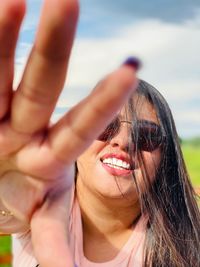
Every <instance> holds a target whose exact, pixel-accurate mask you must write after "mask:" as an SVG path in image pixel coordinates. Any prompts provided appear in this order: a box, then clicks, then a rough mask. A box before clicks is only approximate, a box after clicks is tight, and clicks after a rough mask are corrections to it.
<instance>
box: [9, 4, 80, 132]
mask: <svg viewBox="0 0 200 267" xmlns="http://www.w3.org/2000/svg"><path fill="white" fill-rule="evenodd" d="M77 19H78V3H77V0H60V1H57V0H46V1H45V2H44V6H43V10H42V15H41V20H40V24H39V28H38V33H37V36H36V40H35V45H34V47H33V49H32V52H31V55H30V57H29V60H28V63H27V66H26V68H25V72H24V75H23V78H22V81H21V84H20V86H19V88H18V90H17V92H16V94H15V96H14V100H13V103H12V112H11V123H12V127H13V128H14V129H15V130H17V131H20V132H23V133H33V132H36V131H39V130H41V129H43V128H44V127H45V126H46V125H47V124H48V121H49V118H50V116H51V113H52V111H53V110H54V107H55V104H56V101H57V99H58V96H59V94H60V92H61V89H62V87H63V85H64V81H65V76H66V69H67V65H68V61H69V55H70V51H71V47H72V43H73V39H74V34H75V29H76V23H77Z"/></svg>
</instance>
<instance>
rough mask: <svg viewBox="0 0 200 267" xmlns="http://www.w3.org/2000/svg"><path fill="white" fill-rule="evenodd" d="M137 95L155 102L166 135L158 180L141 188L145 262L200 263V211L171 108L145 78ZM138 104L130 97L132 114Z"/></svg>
mask: <svg viewBox="0 0 200 267" xmlns="http://www.w3.org/2000/svg"><path fill="white" fill-rule="evenodd" d="M137 96H138V97H139V98H140V96H142V97H143V99H144V98H145V100H147V101H149V103H151V104H152V105H153V107H154V109H155V111H156V113H157V118H158V122H159V124H160V126H161V129H162V134H163V136H164V138H165V139H164V142H163V144H162V160H161V163H160V166H159V168H158V169H157V173H156V177H155V180H154V182H153V183H152V182H150V181H147V182H149V183H148V186H147V188H148V189H147V191H146V192H145V193H144V192H143V193H140V192H139V195H140V202H141V209H142V212H143V213H147V214H148V224H147V233H146V240H145V247H144V252H145V253H144V265H143V266H144V267H199V266H200V212H199V209H198V206H197V201H196V199H195V192H194V190H193V187H192V185H191V182H190V179H189V175H188V173H187V170H186V166H185V163H184V160H183V155H182V152H181V148H180V144H179V137H178V135H177V131H176V127H175V124H174V120H173V117H172V114H171V111H170V108H169V106H168V104H167V103H166V101H165V99H164V98H163V96H162V95H161V94H160V93H159V92H158V91H157V90H156V89H155V88H154V87H153V86H151V85H149V84H148V83H146V82H144V81H140V82H139V85H138V89H137ZM135 108H137V105H136V104H133V101H131V99H130V101H129V107H128V109H129V114H130V113H131V112H132V114H133V113H134V112H133V109H135ZM138 157H141V155H139V156H138ZM144 176H146V178H148V177H147V175H144ZM147 180H148V179H147ZM135 182H136V184H137V181H135ZM137 186H138V187H139V185H137ZM138 190H139V191H140V189H138Z"/></svg>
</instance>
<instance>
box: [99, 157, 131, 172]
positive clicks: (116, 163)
mask: <svg viewBox="0 0 200 267" xmlns="http://www.w3.org/2000/svg"><path fill="white" fill-rule="evenodd" d="M102 162H103V164H106V165H107V166H109V167H111V168H114V169H118V170H124V169H125V170H130V164H129V163H127V162H126V161H123V160H121V159H117V158H106V159H104V160H102Z"/></svg>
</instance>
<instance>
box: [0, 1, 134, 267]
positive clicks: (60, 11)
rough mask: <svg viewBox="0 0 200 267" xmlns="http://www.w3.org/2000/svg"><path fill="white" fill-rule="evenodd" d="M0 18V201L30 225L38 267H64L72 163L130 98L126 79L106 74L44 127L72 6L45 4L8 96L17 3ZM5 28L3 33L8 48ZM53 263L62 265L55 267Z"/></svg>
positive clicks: (20, 6)
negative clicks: (21, 72) (15, 86)
mask: <svg viewBox="0 0 200 267" xmlns="http://www.w3.org/2000/svg"><path fill="white" fill-rule="evenodd" d="M55 6H56V8H54V7H55ZM0 10H2V12H0V18H1V20H0V21H3V22H4V23H2V24H0V73H3V74H4V76H3V77H2V76H1V77H0V84H1V86H0V96H1V100H0V104H1V105H0V119H1V123H0V147H1V151H0V201H2V202H3V203H4V204H5V206H6V207H7V208H9V209H10V210H12V211H13V213H14V215H15V217H16V218H18V219H19V220H21V221H22V222H24V223H25V222H28V223H30V226H31V232H32V242H33V245H34V250H35V254H36V256H37V258H38V260H39V261H40V262H41V263H42V267H45V266H48V267H51V265H52V266H59V267H62V266H66V263H67V262H68V263H69V265H68V266H70V264H71V262H70V258H69V255H68V253H67V251H68V250H67V240H66V238H65V234H64V233H65V229H66V224H67V221H66V202H67V200H68V194H67V192H68V189H69V188H70V187H71V185H72V182H73V163H74V161H75V160H76V159H77V157H78V156H79V155H80V154H81V153H82V152H83V151H84V149H86V148H87V146H89V144H90V143H91V142H92V140H93V139H94V138H95V137H96V136H97V135H98V134H99V132H100V131H101V129H103V128H104V127H105V126H106V125H107V123H108V122H109V120H110V119H111V118H112V117H113V116H114V114H116V112H117V111H118V109H119V108H120V107H121V106H122V104H123V102H124V101H125V99H126V98H127V97H128V95H129V94H130V92H131V87H132V86H131V85H132V84H133V81H134V73H133V70H132V69H130V68H129V67H126V66H123V67H121V68H120V69H118V70H117V71H115V72H113V73H112V74H110V75H109V76H108V77H107V78H106V79H105V80H104V82H102V83H100V84H99V85H98V86H97V87H96V89H95V90H94V91H93V92H92V93H91V95H90V96H88V97H87V98H86V99H85V100H83V101H82V102H80V103H79V104H78V105H77V106H75V107H74V108H73V109H72V110H70V112H68V113H67V114H66V115H65V116H64V117H63V118H62V119H61V120H60V121H58V122H57V123H56V124H55V125H53V126H51V127H49V119H50V116H51V114H52V112H53V110H54V108H55V104H56V101H57V99H58V96H59V94H60V92H61V90H62V87H63V84H64V82H65V76H66V70H67V66H68V60H69V55H70V51H71V47H72V43H73V39H74V33H75V29H76V22H77V18H78V3H77V1H76V0H71V1H66V0H62V1H59V2H58V1H57V0H51V1H49V0H48V1H47V0H46V1H45V3H44V8H43V12H42V16H41V20H40V24H39V28H38V33H37V37H36V40H35V44H34V47H33V49H32V52H31V54H30V57H29V60H28V63H27V66H26V68H25V71H24V75H23V77H22V81H21V83H20V85H19V87H18V89H17V91H16V93H15V94H13V93H12V86H11V84H12V80H13V62H14V51H15V46H16V41H17V35H18V31H19V29H20V24H21V21H22V18H23V15H24V11H25V8H24V0H18V1H17V2H16V1H15V0H10V1H2V2H1V7H0ZM13 12H14V14H16V17H15V18H14V19H13V16H12V14H13ZM7 28H9V29H11V30H10V33H11V34H10V36H9V45H8V42H7V33H6V29H7ZM46 29H48V31H46ZM55 40H56V41H55ZM112 88H113V90H111V89H112ZM91 125H93V127H92V128H91ZM16 199H17V201H16ZM58 207H59V208H58ZM47 228H48V229H50V230H46V229H47ZM41 233H42V234H41ZM44 240H45V243H44ZM56 240H58V241H59V242H56ZM46 244H48V246H46ZM47 253H48V255H49V256H48V258H46V257H45V255H46V254H47ZM50 255H54V257H53V256H52V258H51V256H50ZM55 255H56V262H55ZM58 258H59V259H62V260H61V262H59V263H58Z"/></svg>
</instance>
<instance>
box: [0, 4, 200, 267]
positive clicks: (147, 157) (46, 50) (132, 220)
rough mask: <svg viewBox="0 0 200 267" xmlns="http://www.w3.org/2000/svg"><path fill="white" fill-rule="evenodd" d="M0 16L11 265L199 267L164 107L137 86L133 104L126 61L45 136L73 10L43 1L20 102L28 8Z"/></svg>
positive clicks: (3, 186) (4, 224)
mask: <svg viewBox="0 0 200 267" xmlns="http://www.w3.org/2000/svg"><path fill="white" fill-rule="evenodd" d="M54 4H56V9H55V8H52V5H54ZM1 5H2V9H4V12H2V13H1V16H3V15H2V14H6V17H3V19H2V21H4V23H2V24H1V25H0V27H1V31H0V32H1V33H2V34H1V35H0V44H1V46H2V49H1V51H4V52H5V54H7V55H10V57H2V58H4V59H5V60H4V62H3V60H1V61H0V62H3V63H4V64H2V63H1V64H0V68H1V67H2V66H3V65H4V68H5V64H7V66H9V68H6V71H5V75H4V78H1V85H2V87H1V93H2V94H1V95H2V96H4V98H3V101H2V103H3V105H1V110H0V111H1V112H0V114H1V125H0V131H1V136H0V144H1V155H0V157H1V158H0V159H1V164H0V174H1V176H0V177H1V178H0V209H1V218H0V231H3V232H8V233H24V234H23V235H22V234H20V235H19V234H17V235H16V236H15V237H14V266H20V267H28V266H30V267H32V266H36V265H37V264H40V266H42V267H46V266H48V267H51V266H52V267H53V266H58V267H62V266H73V265H74V261H75V263H76V264H77V265H78V266H83V267H84V266H85V267H86V266H101V267H104V266H105V267H108V266H121V267H123V266H126V267H128V266H136V267H139V266H142V265H143V266H184V267H186V266H198V265H199V255H198V251H199V229H200V227H199V211H198V208H197V205H196V203H195V200H194V197H193V190H192V187H191V185H190V182H189V180H188V177H187V173H186V170H185V167H184V163H183V160H182V156H181V152H180V148H179V145H178V138H177V134H176V131H175V127H174V123H173V120H172V117H171V113H170V111H169V108H168V106H167V104H166V102H165V101H164V99H163V98H162V97H161V96H160V94H159V93H158V92H157V91H156V90H155V89H154V88H153V87H151V86H150V85H148V84H147V83H145V82H143V81H140V82H139V85H138V88H137V91H136V93H135V94H133V89H134V88H135V87H136V83H137V82H136V79H135V71H134V69H135V68H133V67H134V64H131V63H130V61H128V62H126V63H125V64H124V65H123V66H121V67H120V68H119V69H118V70H117V71H115V72H113V73H112V74H111V75H109V76H108V77H107V78H106V79H105V80H104V81H103V82H101V83H100V84H98V86H97V88H96V89H95V90H94V92H93V93H92V94H91V95H90V96H89V97H87V98H86V99H85V100H83V101H82V102H81V103H79V104H78V105H77V106H76V107H74V108H73V109H72V110H71V111H70V112H69V113H68V114H66V115H65V116H64V118H62V119H61V120H60V121H59V122H58V123H56V124H55V125H53V126H51V127H49V126H48V125H49V118H50V115H51V112H52V110H53V108H54V106H55V103H56V100H57V97H58V95H59V93H60V91H61V88H62V86H63V83H64V78H65V71H66V67H67V63H66V61H67V59H68V56H69V52H70V49H71V45H72V40H73V36H74V31H75V26H76V20H77V14H78V4H77V2H76V1H64V0H63V1H59V3H58V2H57V1H55V0H51V1H46V2H45V5H44V9H43V13H42V17H41V22H40V26H39V31H38V34H37V38H36V42H35V45H34V48H33V50H32V53H31V55H30V58H29V61H28V64H27V67H26V69H25V73H24V75H23V77H22V82H21V83H20V85H19V88H18V89H17V92H16V93H15V94H11V91H10V90H11V89H12V88H11V86H10V84H11V82H12V62H13V51H14V49H15V43H16V40H17V33H18V30H19V27H20V23H21V20H22V17H23V14H24V2H23V1H22V0H19V1H17V2H16V1H8V2H6V3H3V4H1ZM13 10H14V11H15V12H16V13H17V14H18V16H17V21H16V18H15V23H14V24H13V20H12V17H11V16H8V14H11V13H10V12H11V11H12V12H13ZM66 14H67V16H66ZM66 17H67V18H66ZM66 20H67V23H66ZM5 25H7V26H9V27H11V29H12V31H10V32H11V34H10V40H11V41H12V42H11V44H12V45H10V46H7V45H5V43H6V42H5V40H7V35H6V31H5V30H4V31H3V30H2V29H4V28H6V27H5ZM66 25H70V27H68V26H66ZM47 27H48V31H47V32H46V31H45V28H47ZM66 32H67V34H66ZM55 34H56V36H57V38H55ZM54 39H56V43H55V42H52V40H54ZM65 43H67V45H66V47H65V45H63V44H65ZM52 51H53V52H54V53H52ZM63 59H64V60H63ZM41 73H42V75H41ZM52 73H56V74H57V75H54V76H52ZM52 77H53V79H52ZM8 85H9V86H8ZM47 88H48V90H47ZM111 89H112V90H111ZM130 95H131V96H130ZM127 98H129V101H128V102H127V104H125V105H124V102H125V100H126V99H127ZM111 103H112V105H111ZM119 110H120V112H119ZM38 114H39V115H40V116H38ZM83 118H84V120H83ZM111 118H114V120H113V121H112V123H111V124H109V126H108V127H107V128H106V129H105V131H103V133H101V134H100V135H99V132H100V131H101V129H103V128H104V127H105V126H106V125H107V124H108V122H109V121H110V120H111ZM91 125H92V127H91ZM94 139H96V140H95V141H94V142H93V143H92V144H91V142H92V141H93V140H94ZM72 141H73V142H72ZM89 145H90V146H89ZM87 147H89V148H88V149H87V150H85V149H86V148H87ZM84 150H85V151H84ZM75 160H77V168H76V175H75V176H76V181H75V183H73V177H74V161H75ZM16 200H17V201H16ZM29 229H31V232H29ZM68 243H69V246H68Z"/></svg>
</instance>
